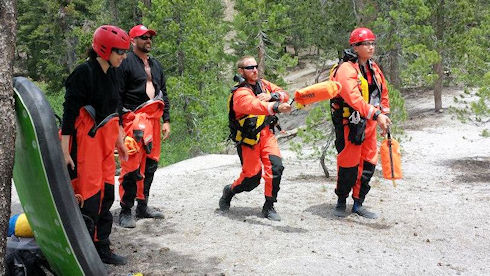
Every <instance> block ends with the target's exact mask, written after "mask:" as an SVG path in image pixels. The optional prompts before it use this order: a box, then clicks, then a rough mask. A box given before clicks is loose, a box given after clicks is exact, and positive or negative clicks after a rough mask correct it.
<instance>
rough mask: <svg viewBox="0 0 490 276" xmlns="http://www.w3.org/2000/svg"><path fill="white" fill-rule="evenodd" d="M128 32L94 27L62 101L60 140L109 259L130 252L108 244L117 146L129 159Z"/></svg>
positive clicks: (93, 231)
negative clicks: (123, 80)
mask: <svg viewBox="0 0 490 276" xmlns="http://www.w3.org/2000/svg"><path fill="white" fill-rule="evenodd" d="M128 49H129V36H128V35H127V34H126V32H125V31H123V30H122V29H120V28H118V27H115V26H110V25H104V26H101V27H99V28H97V30H96V31H95V32H94V35H93V43H92V48H90V49H89V52H88V56H89V58H88V60H87V61H86V62H84V63H83V64H81V65H79V66H77V67H76V68H75V70H73V72H72V73H71V74H70V76H68V78H67V80H66V83H65V86H66V94H65V102H64V104H63V107H64V112H63V123H62V127H61V135H62V136H61V146H62V150H63V155H64V158H65V161H66V164H67V165H68V171H69V173H70V177H71V179H72V186H73V190H74V192H75V194H76V195H77V198H80V199H81V204H80V205H81V207H80V210H81V212H82V214H83V215H84V217H85V218H86V223H87V228H88V230H89V233H90V235H91V236H92V238H93V241H94V244H95V248H96V249H97V252H98V253H99V256H100V258H101V260H102V261H103V262H104V263H108V264H115V265H123V264H126V258H124V257H122V256H119V255H116V254H114V253H113V252H112V251H111V249H110V247H109V245H110V241H109V235H110V233H111V229H112V221H113V219H112V214H111V212H110V211H109V210H110V208H111V206H112V203H113V202H114V173H115V168H116V164H115V161H114V154H113V153H114V149H115V147H117V149H118V151H119V153H120V156H121V158H122V159H123V160H124V159H127V149H126V147H125V145H124V142H123V137H124V133H123V130H122V127H121V125H120V116H121V112H120V111H121V106H120V104H119V103H120V100H119V94H118V92H119V88H118V79H117V77H116V72H115V69H114V68H115V67H118V66H119V65H120V64H121V63H122V61H123V59H124V58H125V57H126V51H127V50H128Z"/></svg>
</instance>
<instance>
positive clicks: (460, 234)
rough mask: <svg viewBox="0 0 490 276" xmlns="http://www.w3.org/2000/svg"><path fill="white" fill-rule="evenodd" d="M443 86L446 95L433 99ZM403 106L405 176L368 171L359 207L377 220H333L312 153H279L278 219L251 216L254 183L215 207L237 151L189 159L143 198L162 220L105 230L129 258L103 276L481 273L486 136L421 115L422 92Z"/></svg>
mask: <svg viewBox="0 0 490 276" xmlns="http://www.w3.org/2000/svg"><path fill="white" fill-rule="evenodd" d="M454 93H456V91H454V90H451V91H448V93H446V96H445V97H444V102H449V101H450V99H451V98H452V96H451V95H453V94H454ZM407 104H408V108H409V112H410V120H408V121H407V123H406V124H405V126H406V129H407V131H406V133H407V135H408V137H409V138H408V139H405V141H403V142H402V145H403V150H404V155H403V169H404V176H405V177H404V179H403V180H401V181H398V187H397V188H394V187H393V186H392V185H391V182H389V181H385V180H382V179H380V178H379V172H377V175H376V177H375V178H374V179H373V181H372V186H373V188H372V189H371V192H370V193H369V195H368V197H367V200H366V203H365V205H366V206H368V207H370V208H371V209H373V210H375V211H376V212H378V213H379V215H380V218H379V219H377V220H368V219H364V218H361V217H359V216H357V215H350V216H349V217H347V218H345V219H338V218H335V217H334V216H333V215H332V213H331V210H332V208H333V204H334V203H335V196H334V193H333V189H334V185H335V184H334V181H335V180H334V179H333V178H331V179H328V180H327V179H325V178H324V177H323V176H322V171H321V168H320V166H319V164H318V162H317V161H316V160H301V161H300V160H298V159H297V158H296V157H295V156H294V155H293V154H292V153H291V152H288V151H283V155H284V157H285V167H286V170H285V172H284V176H283V181H282V183H281V191H280V192H279V202H278V203H277V204H276V209H277V211H278V212H279V213H280V214H281V216H282V218H283V220H282V221H281V222H270V221H268V220H267V219H264V218H261V217H260V210H261V206H262V204H263V199H264V198H263V194H262V193H263V185H261V186H259V187H258V188H257V189H256V190H254V191H252V192H250V193H242V194H239V195H237V196H236V197H235V198H234V199H233V201H232V208H231V209H230V212H229V213H228V214H222V213H221V212H219V211H217V206H218V199H219V197H220V195H221V190H222V188H223V186H224V185H226V184H229V183H231V182H232V181H233V180H234V178H235V177H237V175H238V174H239V172H240V164H239V160H238V157H236V156H235V155H207V156H201V157H197V158H194V159H190V160H186V161H183V162H181V163H178V164H174V165H172V166H169V167H166V168H163V169H159V170H158V172H157V175H156V181H155V184H154V185H155V187H154V188H153V190H152V192H153V194H152V197H151V203H152V204H153V205H155V206H157V207H160V208H161V209H162V210H164V212H165V214H166V215H167V218H166V219H165V220H163V221H154V220H139V221H138V222H137V227H136V228H135V229H129V230H128V229H122V228H120V227H118V226H116V227H115V228H114V232H113V233H114V234H113V235H112V239H113V241H114V243H115V246H116V248H117V251H118V252H122V253H123V254H126V255H129V256H130V263H129V264H128V265H127V266H125V267H112V266H111V267H109V270H110V271H111V272H112V273H113V274H115V275H127V273H129V272H143V273H144V274H145V275H166V274H211V275H214V274H225V275H251V274H259V275H273V274H274V275H297V274H305V275H306V274H308V275H316V274H323V275H326V274H341V275H348V274H367V275H371V274H375V273H376V274H397V275H399V274H407V275H413V274H420V273H422V274H433V275H436V274H437V275H441V274H466V275H483V274H489V273H490V268H489V266H488V263H489V262H490V257H489V256H488V252H487V251H488V248H490V239H489V236H490V234H488V233H489V231H490V225H489V220H488V218H487V210H488V208H489V203H488V202H489V200H490V186H489V183H490V170H489V168H490V157H489V156H490V139H489V138H483V137H481V136H479V133H480V128H478V127H475V126H472V125H463V124H461V123H459V122H457V121H454V120H452V119H451V116H450V114H449V113H448V112H445V113H437V114H436V113H433V112H432V111H431V108H432V98H431V95H430V94H429V93H423V94H419V95H410V96H409V99H408V100H407ZM487 128H488V126H487ZM330 167H335V163H333V162H330ZM349 203H350V204H352V202H349ZM115 206H118V204H115ZM114 211H115V213H116V214H117V213H118V211H119V210H118V208H115V209H114Z"/></svg>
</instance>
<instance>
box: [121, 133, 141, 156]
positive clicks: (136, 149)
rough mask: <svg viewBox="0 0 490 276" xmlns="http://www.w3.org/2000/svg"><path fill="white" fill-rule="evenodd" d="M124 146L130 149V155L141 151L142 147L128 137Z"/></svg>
mask: <svg viewBox="0 0 490 276" xmlns="http://www.w3.org/2000/svg"><path fill="white" fill-rule="evenodd" d="M124 145H125V146H126V148H127V149H128V154H129V155H133V154H135V153H137V152H139V151H140V146H139V145H138V142H136V140H134V139H133V137H131V136H126V138H124Z"/></svg>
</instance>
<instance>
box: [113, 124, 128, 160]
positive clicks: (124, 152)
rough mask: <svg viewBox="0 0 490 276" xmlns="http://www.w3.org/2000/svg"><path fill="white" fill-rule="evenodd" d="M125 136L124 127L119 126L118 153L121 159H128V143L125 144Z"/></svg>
mask: <svg viewBox="0 0 490 276" xmlns="http://www.w3.org/2000/svg"><path fill="white" fill-rule="evenodd" d="M124 136H125V133H124V129H123V127H122V126H119V135H118V136H117V140H116V148H117V154H118V155H119V160H122V161H128V158H129V153H128V149H127V148H126V145H125V144H124Z"/></svg>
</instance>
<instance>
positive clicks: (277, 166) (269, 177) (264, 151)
mask: <svg viewBox="0 0 490 276" xmlns="http://www.w3.org/2000/svg"><path fill="white" fill-rule="evenodd" d="M237 150H238V156H239V157H240V161H241V163H242V172H241V173H240V177H239V178H238V179H237V180H235V182H233V184H232V186H231V187H232V191H233V192H234V193H241V192H243V191H247V192H249V191H252V190H253V189H255V188H256V187H257V186H258V185H259V184H260V178H261V177H263V178H264V181H265V189H264V195H265V197H266V199H268V200H272V201H274V202H275V201H277V193H278V192H279V184H280V182H281V177H282V172H283V170H284V167H283V165H282V159H281V153H280V152H279V147H278V145H277V140H276V137H275V136H274V134H273V133H272V131H271V130H270V129H269V128H268V127H266V128H264V129H263V130H262V131H261V132H260V141H259V143H258V144H256V145H254V146H253V147H250V146H246V145H240V146H238V147H237ZM262 168H263V171H262Z"/></svg>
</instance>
